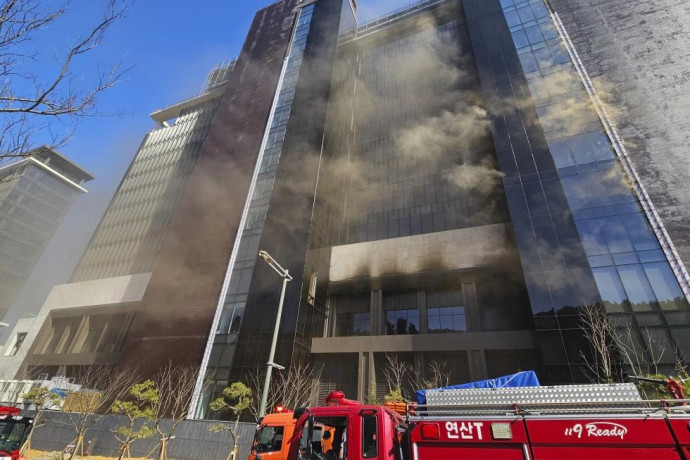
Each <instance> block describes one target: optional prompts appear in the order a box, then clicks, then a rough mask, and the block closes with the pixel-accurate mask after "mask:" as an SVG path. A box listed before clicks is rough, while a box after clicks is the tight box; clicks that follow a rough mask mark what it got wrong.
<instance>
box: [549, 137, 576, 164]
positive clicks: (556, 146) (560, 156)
mask: <svg viewBox="0 0 690 460" xmlns="http://www.w3.org/2000/svg"><path fill="white" fill-rule="evenodd" d="M549 148H550V149H551V155H553V161H554V162H555V163H556V168H565V167H568V166H575V160H574V159H573V156H572V154H571V152H570V145H569V144H568V142H567V141H565V140H563V139H560V140H556V141H551V142H549Z"/></svg>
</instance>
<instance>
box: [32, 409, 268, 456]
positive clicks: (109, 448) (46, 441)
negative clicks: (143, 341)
mask: <svg viewBox="0 0 690 460" xmlns="http://www.w3.org/2000/svg"><path fill="white" fill-rule="evenodd" d="M23 413H24V414H25V415H31V411H23ZM68 417H69V414H68V413H66V412H50V413H45V414H44V417H43V418H44V421H45V424H42V426H40V427H38V428H36V429H35V431H34V434H33V436H32V438H31V448H32V449H36V450H41V451H47V452H63V451H65V448H66V447H67V446H68V445H69V444H70V443H71V442H72V440H73V439H74V438H75V431H74V428H72V426H71V425H70V424H69V422H68ZM126 423H127V418H126V417H124V416H120V415H106V416H104V417H103V418H101V419H100V420H98V422H97V423H96V424H95V425H94V426H93V428H90V429H89V431H88V432H87V434H86V438H85V453H88V454H90V455H100V456H105V457H108V456H110V457H114V456H116V454H117V452H118V449H119V447H120V443H119V442H118V441H117V439H116V438H115V435H114V434H113V432H114V431H115V430H116V429H117V427H119V426H123V425H125V424H126ZM170 423H171V422H170V421H169V420H165V421H164V422H163V427H164V428H163V429H164V430H165V427H167V426H170V425H169V424H170ZM215 424H218V422H217V421H211V420H185V421H183V422H182V423H180V425H179V426H178V427H177V430H176V432H175V437H174V439H172V440H170V441H169V443H168V450H167V452H168V458H169V459H170V460H225V459H226V458H227V456H228V453H229V452H230V451H231V450H232V447H233V443H232V438H231V436H230V433H228V432H227V431H222V432H219V433H212V432H211V426H212V425H215ZM255 430H256V424H254V423H240V424H239V429H238V432H239V435H240V438H239V439H240V441H239V457H238V458H239V459H246V458H247V457H248V456H249V451H250V449H251V445H252V441H253V438H254V431H255ZM159 442H160V439H159V438H158V436H157V435H154V436H153V437H151V438H147V439H141V440H137V441H135V442H134V443H133V444H132V446H131V449H130V452H131V455H132V457H146V456H147V455H148V458H152V459H156V458H158V452H159V449H158V448H157V447H156V446H157V445H158V444H159Z"/></svg>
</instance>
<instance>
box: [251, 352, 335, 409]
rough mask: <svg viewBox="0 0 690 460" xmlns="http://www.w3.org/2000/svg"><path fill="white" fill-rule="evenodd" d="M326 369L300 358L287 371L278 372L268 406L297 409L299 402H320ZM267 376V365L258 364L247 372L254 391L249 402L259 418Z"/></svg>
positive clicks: (274, 376)
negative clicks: (301, 360)
mask: <svg viewBox="0 0 690 460" xmlns="http://www.w3.org/2000/svg"><path fill="white" fill-rule="evenodd" d="M322 370H323V367H315V366H314V365H312V364H308V363H303V362H298V363H296V364H294V365H292V366H290V367H289V368H287V369H285V370H284V371H281V372H278V373H274V374H273V379H272V380H271V386H270V387H269V391H268V399H267V401H266V407H268V408H272V407H276V406H278V405H282V406H285V407H287V408H290V409H294V408H295V407H299V406H312V405H316V404H318V394H319V387H320V386H321V372H322ZM265 376H266V369H265V368H256V369H254V371H253V372H251V373H249V374H248V375H247V386H248V387H249V388H250V389H251V391H252V400H253V401H252V404H251V405H250V406H249V412H251V414H252V415H253V416H254V417H257V418H258V416H259V402H260V401H261V393H262V392H263V388H264V378H265Z"/></svg>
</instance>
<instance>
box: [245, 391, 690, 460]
mask: <svg viewBox="0 0 690 460" xmlns="http://www.w3.org/2000/svg"><path fill="white" fill-rule="evenodd" d="M687 402H690V400H685V399H675V400H654V401H648V400H643V399H642V398H641V397H640V395H639V393H638V392H637V389H636V387H635V386H634V385H633V384H606V385H562V386H546V387H534V388H502V389H473V390H448V391H431V392H427V403H426V404H424V405H407V407H406V410H404V411H402V412H403V413H402V414H401V413H399V412H398V411H395V410H392V409H391V408H390V407H386V406H370V405H365V404H362V403H360V402H358V401H352V400H348V399H345V397H344V395H343V394H342V393H341V392H333V393H331V394H330V395H329V397H328V398H326V403H327V404H328V405H327V406H323V407H312V408H308V407H305V408H298V409H295V411H294V412H292V420H293V423H294V425H293V426H291V427H290V429H289V431H288V430H285V431H281V433H283V434H285V436H281V438H280V442H277V441H276V439H275V437H274V438H272V440H271V441H272V443H270V445H269V444H268V443H265V442H264V444H262V443H261V442H262V441H266V440H267V439H268V437H269V436H263V437H262V433H263V432H264V430H267V432H268V431H270V430H272V431H271V432H272V433H276V432H277V430H275V429H274V428H271V425H270V419H269V417H270V416H267V418H266V419H264V420H261V421H260V423H259V426H258V428H257V436H256V438H255V443H254V450H253V451H252V456H250V459H252V460H331V459H349V460H364V459H378V460H383V459H386V460H432V459H433V460H437V459H454V458H458V459H463V460H480V459H481V460H491V459H500V460H518V459H519V460H554V459H555V460H592V459H606V460H623V459H625V460H642V459H645V460H648V459H651V460H662V459H663V460H665V459H669V460H670V459H673V460H678V459H689V458H690V406H688V405H687V404H686V403H687ZM267 420H268V421H267ZM288 433H289V434H288ZM324 433H331V435H330V436H329V438H330V442H329V445H328V448H326V447H325V446H324V443H323V442H322V437H323V434H324Z"/></svg>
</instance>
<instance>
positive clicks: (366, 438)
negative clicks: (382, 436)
mask: <svg viewBox="0 0 690 460" xmlns="http://www.w3.org/2000/svg"><path fill="white" fill-rule="evenodd" d="M377 420H378V419H377V417H376V415H363V416H362V458H376V457H377V456H378V454H379V444H378V421H377Z"/></svg>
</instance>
